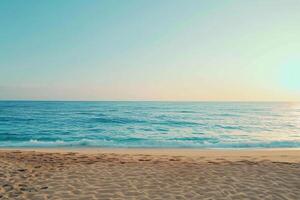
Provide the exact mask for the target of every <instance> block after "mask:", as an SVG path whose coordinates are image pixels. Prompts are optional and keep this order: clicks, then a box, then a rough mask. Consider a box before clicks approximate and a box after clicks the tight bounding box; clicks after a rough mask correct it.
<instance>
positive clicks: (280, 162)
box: [0, 149, 300, 200]
mask: <svg viewBox="0 0 300 200" xmlns="http://www.w3.org/2000/svg"><path fill="white" fill-rule="evenodd" d="M299 197H300V150H283V149H272V150H232V151H230V150H186V149H164V150H162V149H26V150H11V149H10V150H8V149H2V150H0V199H1V200H2V199H30V200H35V199H84V200H86V199H151V200H152V199H299Z"/></svg>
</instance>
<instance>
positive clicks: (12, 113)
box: [0, 101, 300, 148]
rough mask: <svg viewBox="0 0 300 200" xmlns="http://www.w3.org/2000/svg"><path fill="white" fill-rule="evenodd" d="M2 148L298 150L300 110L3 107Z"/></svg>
mask: <svg viewBox="0 0 300 200" xmlns="http://www.w3.org/2000/svg"><path fill="white" fill-rule="evenodd" d="M0 147H187V148H272V147H273V148H277V147H279V148H282V147H300V104H296V103H237V102H232V103H205V102H180V103H171V102H31V101H0Z"/></svg>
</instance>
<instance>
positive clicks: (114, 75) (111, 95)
mask: <svg viewBox="0 0 300 200" xmlns="http://www.w3.org/2000/svg"><path fill="white" fill-rule="evenodd" d="M299 10H300V1H298V0H276V1H273V0H266V1H256V0H254V1H242V0H240V1H231V0H228V1H225V0H224V1H216V0H212V1H200V0H195V1H193V0H187V1H183V0H178V1H176V0H172V1H171V0H170V1H169V0H159V1H158V0H127V1H126V0H123V1H119V0H118V1H117V0H115V1H114V0H107V1H100V0H97V1H92V0H87V1H83V0H81V1H78V0H77V1H76V0H72V1H71V0H65V1H58V0H51V1H50V0H49V1H30V0H27V1H21V0H19V1H17V0H2V1H0V27H1V28H0V99H43V100H205V101H206V100H219V101H223V100H235V101H239V100H241V101H244V100H245V101H252V100H253V101H260V100H263V101H300V80H298V77H300V37H299V35H300V26H299V22H300V12H299Z"/></svg>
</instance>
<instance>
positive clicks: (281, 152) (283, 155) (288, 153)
mask: <svg viewBox="0 0 300 200" xmlns="http://www.w3.org/2000/svg"><path fill="white" fill-rule="evenodd" d="M14 151H20V152H39V153H61V154H66V153H77V154H87V155H95V154H114V155H119V156H122V155H131V156H137V155H149V156H171V157H172V156H181V157H188V158H198V157H206V158H207V159H210V160H216V159H217V160H218V159H220V158H226V159H227V160H230V161H238V160H241V158H243V160H245V158H246V159H255V160H257V161H259V160H270V161H274V162H275V161H277V162H293V163H294V162H300V148H268V149H192V148H191V149H189V148H0V152H14Z"/></svg>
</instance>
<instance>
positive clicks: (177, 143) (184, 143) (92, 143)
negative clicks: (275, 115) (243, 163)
mask: <svg viewBox="0 0 300 200" xmlns="http://www.w3.org/2000/svg"><path fill="white" fill-rule="evenodd" d="M0 147H20V148H22V147H24V148H25V147H48V148H54V147H77V148H80V147H111V148H300V140H298V141H269V142H262V141H260V142H251V141H248V142H217V141H215V140H196V141H195V140H193V138H188V139H186V140H146V139H141V138H128V139H118V140H112V139H111V140H109V139H102V140H90V139H81V140H78V141H63V140H56V141H41V140H35V139H31V140H29V141H5V142H4V141H2V142H0Z"/></svg>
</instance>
